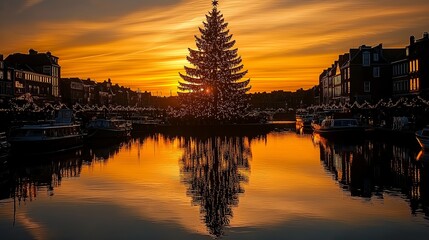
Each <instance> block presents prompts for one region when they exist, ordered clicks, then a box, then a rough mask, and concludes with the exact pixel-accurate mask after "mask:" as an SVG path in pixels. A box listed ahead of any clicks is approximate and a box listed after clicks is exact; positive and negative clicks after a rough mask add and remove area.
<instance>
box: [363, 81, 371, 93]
mask: <svg viewBox="0 0 429 240" xmlns="http://www.w3.org/2000/svg"><path fill="white" fill-rule="evenodd" d="M363 91H364V92H366V93H368V92H371V82H368V81H366V82H364V83H363Z"/></svg>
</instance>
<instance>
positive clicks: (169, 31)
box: [0, 0, 429, 93]
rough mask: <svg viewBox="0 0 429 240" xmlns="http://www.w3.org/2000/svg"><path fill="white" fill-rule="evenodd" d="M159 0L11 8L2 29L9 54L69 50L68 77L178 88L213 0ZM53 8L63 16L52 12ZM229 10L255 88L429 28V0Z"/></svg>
mask: <svg viewBox="0 0 429 240" xmlns="http://www.w3.org/2000/svg"><path fill="white" fill-rule="evenodd" d="M5 1H6V2H9V1H11V0H5ZM45 1H46V0H45ZM159 1H160V2H162V3H163V4H158V5H157V4H155V1H144V2H145V3H144V5H138V4H137V3H136V2H143V1H134V0H133V1H131V0H124V1H113V0H105V1H104V0H103V1H101V0H91V1H89V0H85V1H84V0H73V2H76V4H75V5H74V6H73V5H72V4H71V3H72V0H63V1H52V3H51V2H49V4H43V5H40V6H38V7H37V8H34V13H33V12H30V11H28V14H23V15H25V16H23V17H27V18H29V20H26V21H28V22H24V23H22V24H21V25H19V24H18V23H17V22H19V21H23V19H21V18H18V17H17V16H12V15H11V16H9V17H6V18H5V19H6V20H7V21H9V22H7V23H4V24H3V25H2V26H1V27H2V29H5V31H4V32H7V33H8V34H4V36H3V35H2V37H1V38H0V46H2V51H4V52H3V53H4V54H8V53H13V52H26V51H27V50H28V49H30V48H33V49H37V50H39V51H51V52H53V53H54V54H55V55H57V56H59V57H60V64H61V65H62V74H63V76H64V77H81V78H88V77H90V78H95V79H96V80H98V81H102V80H104V79H107V78H111V79H112V80H113V81H114V82H117V83H119V84H121V85H124V86H131V87H133V88H140V89H141V90H148V91H153V92H155V91H162V92H164V93H169V92H170V91H172V92H173V93H175V92H176V91H177V82H178V81H179V76H178V72H179V71H180V72H183V66H184V65H186V66H189V63H188V62H187V61H186V55H187V54H188V50H187V49H188V48H189V47H190V48H193V49H195V48H196V47H195V39H194V35H199V34H200V33H199V31H198V27H202V26H203V25H202V21H203V20H205V14H206V13H207V12H208V11H209V10H210V9H211V3H210V1H206V0H188V1H177V0H176V1H173V0H171V1H168V0H164V1H161V0H159ZM85 2H86V3H88V4H87V5H85V4H84V3H85ZM123 2H124V3H123ZM132 2H134V3H133V4H135V5H132ZM60 3H61V4H60ZM66 3H67V4H66ZM107 3H108V4H107ZM51 4H52V6H51ZM33 6H34V5H33ZM42 6H43V7H42ZM83 6H86V8H87V10H86V11H81V10H82V7H83ZM95 6H97V8H96V9H99V11H94V7H95ZM115 6H116V7H115ZM47 7H51V8H53V9H55V10H53V9H50V11H53V12H57V10H58V12H61V14H59V15H61V16H58V17H54V16H53V15H52V14H46V13H47V12H46V11H47V10H46V9H45V10H43V9H44V8H47ZM115 9H118V10H117V11H116V10H115ZM219 9H220V10H221V12H222V13H223V15H224V17H225V21H226V22H228V23H229V26H228V27H229V29H230V31H231V33H232V34H233V35H234V36H233V39H234V40H236V41H237V43H236V47H238V48H239V52H238V53H239V55H241V56H242V58H243V64H244V65H245V69H247V70H249V73H248V75H247V77H250V78H251V85H252V91H269V90H276V89H282V90H296V89H297V88H300V87H303V88H308V87H311V86H312V85H315V84H317V81H318V77H319V75H320V73H321V72H322V71H323V69H325V68H327V67H329V66H330V65H331V64H332V63H333V61H334V60H335V59H336V58H337V57H338V55H339V54H343V53H345V52H347V51H348V50H349V49H350V48H355V47H358V46H360V45H362V44H366V45H376V44H379V43H383V46H384V47H386V48H389V47H390V48H391V47H405V46H406V44H407V42H408V39H409V36H410V35H417V36H420V35H421V33H422V32H424V31H428V30H429V15H427V9H429V2H427V1H423V0H416V1H415V2H413V4H412V5H410V4H409V1H405V0H402V1H394V2H393V3H392V4H390V2H389V4H387V0H382V1H381V2H379V1H367V0H359V1H358V0H344V1H341V2H332V1H313V0H305V1H302V2H297V1H289V0H287V1H286V0H285V1H283V0H282V1H279V0H265V1H259V0H249V1H247V2H246V4H243V2H242V1H240V0H229V1H221V2H220V6H219ZM36 10H37V11H36ZM101 10H103V11H101ZM104 10H106V11H104ZM0 11H1V10H0ZM82 12H83V13H82ZM85 12H90V13H92V15H88V16H87V15H85ZM6 14H8V13H6ZM31 14H33V15H31ZM53 14H54V13H53ZM30 15H31V16H32V17H31V18H30ZM48 16H49V17H50V18H47V17H48ZM89 16H91V17H89ZM15 20H16V21H15ZM30 21H31V24H29V22H30ZM0 24H2V23H0ZM17 24H18V25H17Z"/></svg>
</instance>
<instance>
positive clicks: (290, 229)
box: [0, 132, 429, 239]
mask: <svg viewBox="0 0 429 240" xmlns="http://www.w3.org/2000/svg"><path fill="white" fill-rule="evenodd" d="M419 151H420V149H419V148H418V146H417V145H416V143H409V145H408V146H405V145H401V144H389V143H380V142H377V141H364V142H359V143H353V144H352V143H348V144H344V143H332V142H331V143H330V142H328V141H326V140H325V139H323V138H320V137H318V136H312V135H308V134H307V135H299V134H296V133H295V132H273V133H270V134H267V135H261V136H256V137H254V136H253V137H189V136H187V137H183V136H165V135H161V134H156V135H151V136H145V137H140V138H134V139H132V140H129V141H127V142H122V143H117V144H110V145H109V147H106V146H92V147H87V148H84V149H81V150H79V151H76V152H71V153H67V154H62V155H55V156H45V157H38V159H36V158H34V159H27V161H29V162H28V163H26V164H15V163H14V162H13V161H11V160H9V162H8V163H3V162H4V161H6V160H4V159H2V161H1V162H2V165H0V199H1V200H0V236H1V237H0V238H1V239H212V238H216V237H219V238H222V239H316V238H317V239H345V238H347V239H427V237H428V236H429V169H428V168H429V157H427V156H425V155H424V154H422V153H419ZM417 159H418V160H417Z"/></svg>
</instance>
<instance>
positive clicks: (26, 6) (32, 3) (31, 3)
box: [22, 0, 44, 10]
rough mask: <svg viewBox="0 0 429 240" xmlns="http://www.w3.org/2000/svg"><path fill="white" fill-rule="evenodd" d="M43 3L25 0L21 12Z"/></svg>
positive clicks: (40, 0)
mask: <svg viewBox="0 0 429 240" xmlns="http://www.w3.org/2000/svg"><path fill="white" fill-rule="evenodd" d="M43 1H44V0H25V2H24V6H23V8H22V10H25V9H28V8H31V7H33V6H35V5H37V4H39V3H41V2H43Z"/></svg>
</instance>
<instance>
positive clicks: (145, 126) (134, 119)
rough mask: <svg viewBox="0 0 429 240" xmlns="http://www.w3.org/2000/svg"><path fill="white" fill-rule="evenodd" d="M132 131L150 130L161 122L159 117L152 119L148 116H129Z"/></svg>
mask: <svg viewBox="0 0 429 240" xmlns="http://www.w3.org/2000/svg"><path fill="white" fill-rule="evenodd" d="M130 121H131V125H132V131H133V132H150V131H153V130H155V129H156V128H157V126H159V125H160V124H162V121H161V119H154V118H152V117H149V116H144V115H143V116H140V115H133V116H131V117H130Z"/></svg>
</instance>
